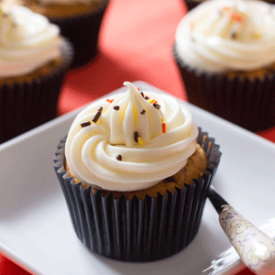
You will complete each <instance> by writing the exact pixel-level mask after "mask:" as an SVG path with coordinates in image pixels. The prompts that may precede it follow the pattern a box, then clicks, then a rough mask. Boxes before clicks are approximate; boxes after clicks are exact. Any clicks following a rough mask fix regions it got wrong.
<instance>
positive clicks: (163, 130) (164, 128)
mask: <svg viewBox="0 0 275 275" xmlns="http://www.w3.org/2000/svg"><path fill="white" fill-rule="evenodd" d="M161 127H162V133H163V134H164V133H166V124H165V123H161Z"/></svg>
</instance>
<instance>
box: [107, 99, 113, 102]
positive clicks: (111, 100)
mask: <svg viewBox="0 0 275 275" xmlns="http://www.w3.org/2000/svg"><path fill="white" fill-rule="evenodd" d="M106 101H107V102H109V103H112V102H113V101H114V99H106Z"/></svg>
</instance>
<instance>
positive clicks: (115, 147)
mask: <svg viewBox="0 0 275 275" xmlns="http://www.w3.org/2000/svg"><path fill="white" fill-rule="evenodd" d="M125 85H126V86H127V89H128V90H127V92H126V93H121V94H116V95H114V96H112V98H103V99H101V100H98V101H95V102H94V103H92V104H91V105H90V106H88V107H87V108H86V109H84V110H83V111H82V112H81V113H80V114H79V115H78V116H77V117H76V118H75V120H74V122H73V124H72V126H71V128H70V130H69V133H68V137H67V139H64V140H62V141H61V143H60V144H59V146H58V151H57V153H56V158H55V170H56V173H57V176H58V178H59V181H60V184H61V187H62V190H63V192H64V195H65V198H66V201H67V204H68V208H69V211H70V215H71V218H72V222H73V225H74V229H75V231H76V233H77V236H78V238H79V239H80V240H81V241H82V242H83V243H84V244H85V245H86V246H87V247H88V248H89V249H90V250H91V251H94V252H96V253H99V254H101V255H103V256H106V257H109V258H113V259H117V260H122V261H153V260H158V259H162V258H165V257H168V256H170V255H173V254H175V253H177V252H178V251H180V250H181V249H183V248H184V247H186V246H187V245H188V244H189V243H190V242H191V241H192V240H193V238H194V237H195V235H196V234H197V231H198V228H199V224H200V221H201V216H202V211H203V207H204V203H205V199H206V196H207V190H208V188H209V185H210V182H211V179H212V177H213V175H214V174H215V171H216V169H217V166H218V163H219V159H220V152H219V150H218V148H219V146H218V145H216V144H214V140H213V139H211V138H208V136H207V133H203V132H201V131H200V130H199V129H198V128H197V127H196V126H195V124H194V122H193V120H192V115H191V114H190V112H189V111H188V110H187V109H186V108H185V107H184V106H182V105H180V104H179V103H178V102H177V100H175V99H174V98H172V97H170V96H168V95H159V94H154V93H150V92H147V91H146V92H145V91H140V90H139V89H138V88H137V87H135V86H134V85H133V84H131V83H129V82H126V83H125Z"/></svg>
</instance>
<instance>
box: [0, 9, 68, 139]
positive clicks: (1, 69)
mask: <svg viewBox="0 0 275 275" xmlns="http://www.w3.org/2000/svg"><path fill="white" fill-rule="evenodd" d="M0 33H1V35H0V128H1V131H0V143H2V142H4V141H6V140H8V139H10V138H12V137H15V136H17V135H19V134H21V133H23V132H25V131H27V130H30V129H31V128H33V127H35V126H38V125H40V124H42V123H44V122H46V121H48V120H50V119H53V118H54V117H56V113H57V101H58V97H59V93H60V89H61V85H62V82H63V78H64V74H65V72H66V70H67V69H68V67H69V64H70V61H71V59H72V49H71V47H70V45H69V44H68V43H67V42H66V41H65V40H64V39H63V38H61V37H60V35H59V28H58V27H57V26H55V25H53V24H50V23H49V21H48V19H47V18H45V17H43V16H42V15H39V14H35V13H33V12H32V11H30V10H29V9H27V8H25V7H22V6H10V5H6V4H2V5H1V6H0Z"/></svg>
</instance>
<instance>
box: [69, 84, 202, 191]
mask: <svg viewBox="0 0 275 275" xmlns="http://www.w3.org/2000/svg"><path fill="white" fill-rule="evenodd" d="M124 84H125V85H126V86H127V88H128V89H127V91H126V93H120V94H116V95H114V96H112V98H103V99H101V100H98V101H96V102H93V103H92V104H90V105H89V106H88V107H87V108H86V109H84V110H83V111H82V112H81V113H80V114H79V115H78V116H77V117H76V118H75V120H74V122H73V124H72V126H71V128H70V130H69V133H68V137H67V141H66V147H65V155H66V161H67V164H68V167H69V169H70V171H71V173H72V174H73V175H74V176H76V177H77V178H78V179H79V180H81V181H83V182H84V183H86V184H88V185H94V186H99V187H101V188H103V189H106V190H114V191H132V190H140V189H145V188H148V187H151V186H153V185H155V184H157V183H158V182H160V181H161V180H163V179H165V178H167V177H170V176H172V175H174V174H176V173H177V172H178V171H179V170H180V169H182V168H183V167H184V166H185V165H186V163H187V159H188V158H189V157H190V156H191V155H192V154H193V153H194V151H195V149H196V137H197V135H198V129H197V127H196V126H195V124H194V122H193V120H192V116H191V114H190V112H189V111H188V110H187V109H186V108H185V107H184V106H182V105H180V104H179V103H178V102H177V101H176V100H175V99H174V98H172V97H171V96H168V95H163V94H156V93H150V92H147V91H140V90H139V89H138V88H137V87H135V86H134V85H133V84H132V83H129V82H125V83H124Z"/></svg>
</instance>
